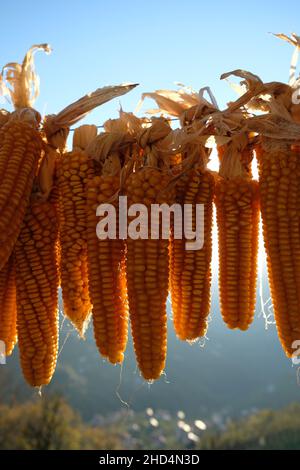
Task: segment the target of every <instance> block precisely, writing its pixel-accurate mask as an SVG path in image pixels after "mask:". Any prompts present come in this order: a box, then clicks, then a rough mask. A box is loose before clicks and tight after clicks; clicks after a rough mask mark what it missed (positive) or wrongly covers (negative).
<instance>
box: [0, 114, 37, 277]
mask: <svg viewBox="0 0 300 470" xmlns="http://www.w3.org/2000/svg"><path fill="white" fill-rule="evenodd" d="M41 150H42V141H41V137H40V135H39V133H38V132H37V131H36V130H35V129H33V128H32V127H31V126H30V125H28V124H27V123H26V122H22V121H20V120H10V121H9V122H8V123H7V124H5V125H4V126H3V127H2V128H1V130H0V214H1V215H0V245H1V249H0V269H2V268H3V267H4V265H5V264H6V263H7V261H8V258H9V256H10V254H11V252H12V250H13V246H14V244H15V242H16V239H17V237H18V234H19V232H20V228H21V224H22V220H23V218H24V215H25V211H26V207H27V205H28V203H29V198H30V193H31V188H32V184H33V179H34V176H35V172H36V170H37V165H38V162H39V159H40V157H41Z"/></svg>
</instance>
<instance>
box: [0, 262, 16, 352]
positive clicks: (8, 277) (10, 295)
mask: <svg viewBox="0 0 300 470" xmlns="http://www.w3.org/2000/svg"><path fill="white" fill-rule="evenodd" d="M0 341H3V342H4V343H5V354H6V356H10V355H11V353H12V351H13V349H14V346H15V344H16V342H17V304H16V281H15V266H14V260H13V257H12V256H11V257H10V258H9V260H8V262H7V263H6V265H5V266H4V268H2V269H1V270H0Z"/></svg>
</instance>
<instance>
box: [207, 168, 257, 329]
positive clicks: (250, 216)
mask: <svg viewBox="0 0 300 470" xmlns="http://www.w3.org/2000/svg"><path fill="white" fill-rule="evenodd" d="M215 203H216V208H217V223H218V239H219V292H220V307H221V313H222V316H223V319H224V322H225V323H226V324H227V326H228V327H229V328H239V329H241V330H246V329H247V328H248V327H249V325H250V323H251V322H252V320H253V316H254V312H255V300H256V282H257V252H258V230H259V198H258V183H257V181H254V180H252V179H251V178H250V177H249V178H245V177H239V176H236V177H234V178H232V179H223V178H220V179H219V180H218V183H217V185H216V198H215Z"/></svg>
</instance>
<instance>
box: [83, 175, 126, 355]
mask: <svg viewBox="0 0 300 470" xmlns="http://www.w3.org/2000/svg"><path fill="white" fill-rule="evenodd" d="M119 187H120V177H119V176H112V175H106V176H105V175H102V176H96V177H95V178H93V179H92V180H91V182H90V183H89V184H88V193H87V194H88V204H87V207H88V213H87V221H88V222H87V223H88V231H87V234H88V255H89V256H88V261H89V263H88V265H89V290H90V296H91V301H92V304H93V324H94V335H95V340H96V344H97V347H98V349H99V352H100V354H102V356H104V357H106V358H107V359H108V360H109V361H110V362H111V363H113V364H116V363H120V362H122V361H123V359H124V351H125V349H126V345H127V336H128V308H127V298H126V279H125V269H124V268H125V266H124V261H125V244H124V240H119V239H116V240H110V239H107V240H99V239H98V238H97V234H96V226H97V223H98V222H99V218H98V217H96V208H97V207H98V205H99V204H101V203H106V202H108V201H109V200H110V199H111V198H112V196H113V195H114V194H115V193H116V192H117V191H118V190H119Z"/></svg>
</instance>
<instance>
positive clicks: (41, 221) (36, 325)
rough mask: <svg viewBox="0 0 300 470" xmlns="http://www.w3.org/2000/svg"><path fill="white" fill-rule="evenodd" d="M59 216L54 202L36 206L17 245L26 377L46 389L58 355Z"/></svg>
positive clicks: (19, 316) (19, 314) (19, 322)
mask: <svg viewBox="0 0 300 470" xmlns="http://www.w3.org/2000/svg"><path fill="white" fill-rule="evenodd" d="M57 234H58V223H57V214H56V210H55V207H54V205H53V204H52V203H50V202H32V203H31V205H30V207H29V209H28V211H27V213H26V216H25V218H24V221H23V225H22V229H21V232H20V235H19V237H18V240H17V243H16V245H15V250H14V254H15V263H16V286H17V329H18V340H19V351H20V358H21V366H22V370H23V374H24V377H25V379H26V380H27V382H28V383H29V384H30V385H32V386H41V385H46V384H48V383H49V382H50V380H51V378H52V375H53V373H54V370H55V366H56V360H57V352H58V307H57V301H58V296H57V291H58V272H57V271H58V266H57V259H56V242H57Z"/></svg>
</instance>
